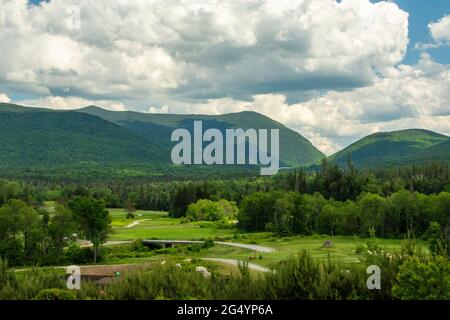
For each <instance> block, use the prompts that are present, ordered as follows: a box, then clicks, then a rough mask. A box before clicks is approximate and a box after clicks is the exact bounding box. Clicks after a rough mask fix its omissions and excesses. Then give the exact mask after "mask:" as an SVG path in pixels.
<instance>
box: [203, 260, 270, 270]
mask: <svg viewBox="0 0 450 320" xmlns="http://www.w3.org/2000/svg"><path fill="white" fill-rule="evenodd" d="M200 259H201V260H205V261H213V262H219V263H225V264H229V265H231V266H236V267H237V266H238V265H239V263H241V262H242V261H241V260H235V259H223V258H200ZM248 268H249V269H251V270H255V271H260V272H270V269H269V268H266V267H263V266H260V265H258V264H254V263H251V262H249V263H248Z"/></svg>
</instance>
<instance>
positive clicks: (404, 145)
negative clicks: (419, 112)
mask: <svg viewBox="0 0 450 320" xmlns="http://www.w3.org/2000/svg"><path fill="white" fill-rule="evenodd" d="M448 139H449V138H448V137H447V136H445V135H442V134H439V133H436V132H433V131H428V130H422V129H408V130H401V131H393V132H379V133H375V134H372V135H369V136H367V137H364V138H362V139H361V140H359V141H357V142H355V143H353V144H351V145H350V146H348V147H347V148H345V149H343V150H341V151H339V152H337V153H336V154H334V155H332V156H331V157H330V161H331V162H333V163H337V164H339V165H345V164H346V162H347V159H348V156H349V155H350V156H351V159H352V162H353V164H354V165H355V166H356V167H359V168H371V167H381V166H395V165H403V164H408V163H414V162H423V161H427V160H433V159H436V160H438V159H437V158H439V160H444V161H449V160H450V158H449V157H448V148H447V149H446V146H448ZM442 143H444V144H442ZM440 144H442V146H439V145H440ZM446 150H447V151H446ZM446 154H447V155H446ZM438 155H439V156H438Z"/></svg>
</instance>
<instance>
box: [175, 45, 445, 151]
mask: <svg viewBox="0 0 450 320" xmlns="http://www.w3.org/2000/svg"><path fill="white" fill-rule="evenodd" d="M248 110H252V111H257V112H260V113H262V114H265V115H267V116H269V117H271V118H272V119H275V120H277V121H279V122H281V123H283V124H285V125H287V126H288V127H290V128H293V129H294V130H297V131H298V132H299V133H301V134H303V135H304V136H305V137H307V138H308V139H310V140H311V142H312V143H313V144H314V145H316V146H317V147H318V148H319V149H320V150H322V151H323V152H325V153H327V154H332V153H334V152H336V151H338V150H340V149H341V148H342V147H345V146H347V145H348V144H350V143H352V142H354V141H356V140H357V139H360V138H362V137H364V136H366V135H368V134H370V133H374V132H378V131H393V130H401V129H408V128H424V129H429V130H434V131H437V132H440V133H444V134H449V135H450V126H449V125H448V124H449V123H450V65H442V64H438V63H436V62H434V61H432V60H431V58H430V56H429V55H428V54H426V53H423V54H422V56H421V60H420V61H419V62H418V64H417V65H415V66H408V65H400V66H398V67H395V68H391V69H386V74H385V75H384V77H381V78H379V79H378V80H377V81H375V82H374V83H373V84H372V85H371V86H367V87H364V88H357V89H355V90H352V91H329V92H327V93H325V94H323V95H322V96H320V97H317V98H313V99H310V100H308V101H306V102H302V103H296V104H289V103H287V102H286V97H285V96H284V95H280V94H265V95H255V96H254V97H253V98H252V101H250V102H245V101H235V100H233V99H230V98H223V99H215V100H211V101H209V102H207V103H203V104H192V105H188V106H186V105H179V106H176V107H170V108H169V110H168V111H169V112H172V113H180V112H181V113H183V112H186V113H207V114H221V113H226V112H240V111H248ZM166 111H167V110H166Z"/></svg>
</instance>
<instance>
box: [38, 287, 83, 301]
mask: <svg viewBox="0 0 450 320" xmlns="http://www.w3.org/2000/svg"><path fill="white" fill-rule="evenodd" d="M76 298H77V297H76V295H75V294H74V293H73V292H72V291H70V290H63V289H43V290H41V291H40V292H39V293H38V294H37V295H36V297H34V300H76Z"/></svg>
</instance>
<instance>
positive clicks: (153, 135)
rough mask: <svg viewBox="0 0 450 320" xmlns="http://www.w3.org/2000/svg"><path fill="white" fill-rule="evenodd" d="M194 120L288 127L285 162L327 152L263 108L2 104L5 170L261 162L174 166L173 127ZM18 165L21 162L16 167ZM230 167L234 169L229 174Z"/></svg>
mask: <svg viewBox="0 0 450 320" xmlns="http://www.w3.org/2000/svg"><path fill="white" fill-rule="evenodd" d="M194 120H203V130H206V129H207V128H218V129H220V130H222V131H224V130H225V129H227V128H243V129H247V128H255V129H259V128H266V129H280V145H281V147H280V155H281V161H282V164H283V165H292V166H300V165H305V164H308V163H312V162H315V161H317V160H319V159H321V158H322V157H323V154H322V153H321V152H320V151H318V150H317V149H316V148H315V147H314V146H313V145H312V144H311V143H310V142H309V141H308V140H306V139H305V138H303V137H302V136H301V135H300V134H298V133H296V132H294V131H292V130H290V129H288V128H286V127H285V126H283V125H282V124H280V123H278V122H275V121H273V120H271V119H270V118H267V117H265V116H262V115H260V114H258V113H255V112H243V113H235V114H227V115H221V116H205V115H170V114H145V113H138V112H113V111H107V110H103V109H101V108H98V107H87V108H84V109H81V110H74V111H55V110H50V109H43V108H28V107H23V106H19V105H14V104H5V103H2V104H0V150H1V152H0V170H1V172H0V174H2V175H5V174H7V173H11V172H13V171H14V172H16V173H22V172H29V171H30V172H31V171H32V172H38V173H39V174H40V173H43V174H47V173H48V172H52V173H53V172H56V173H57V174H58V175H59V176H64V174H65V173H66V171H65V170H66V169H67V168H69V169H67V170H72V169H73V170H75V171H73V172H75V175H77V174H78V172H87V171H86V170H89V174H90V173H91V172H93V170H99V172H101V174H107V175H111V176H113V175H115V174H117V175H119V176H121V175H127V176H136V177H138V176H139V177H144V176H148V175H152V176H155V175H159V176H164V175H166V174H168V173H170V174H175V175H178V176H182V175H183V174H185V173H193V174H196V172H206V174H208V172H210V171H211V170H213V169H214V170H216V169H217V171H219V172H222V173H223V174H224V175H227V174H228V173H229V172H230V170H233V171H236V172H241V171H242V172H247V171H248V170H254V168H253V169H252V168H250V169H249V168H247V167H246V166H245V168H244V167H242V166H241V167H242V168H238V167H235V166H233V167H231V168H230V166H224V167H223V168H220V166H219V168H218V167H217V166H213V168H211V167H208V168H203V167H199V166H195V168H193V167H191V168H189V166H174V165H172V163H171V160H170V154H171V149H172V147H173V146H174V145H175V144H176V142H172V141H170V137H171V133H172V131H173V130H174V129H176V128H187V129H189V130H192V127H193V122H194ZM11 169H14V170H13V171H11ZM227 172H228V173H227Z"/></svg>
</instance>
